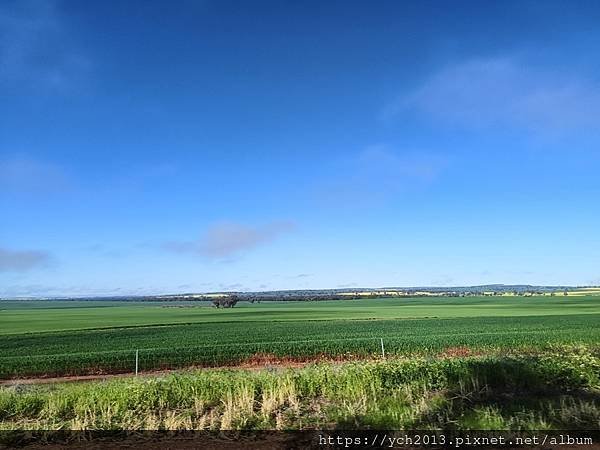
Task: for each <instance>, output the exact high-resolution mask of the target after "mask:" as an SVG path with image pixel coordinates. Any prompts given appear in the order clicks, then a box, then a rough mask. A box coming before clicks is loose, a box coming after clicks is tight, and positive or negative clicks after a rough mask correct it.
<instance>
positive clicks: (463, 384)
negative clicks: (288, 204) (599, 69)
mask: <svg viewBox="0 0 600 450" xmlns="http://www.w3.org/2000/svg"><path fill="white" fill-rule="evenodd" d="M0 428H1V429H5V430H13V429H28V430H34V429H39V430H57V429H79V430H81V429H83V430H117V429H118V430H122V429H125V430H143V429H166V430H177V429H209V430H229V429H313V428H320V429H335V428H338V429H357V428H358V429H364V428H373V429H403V428H404V429H409V428H412V429H447V430H450V429H456V430H464V429H494V430H503V429H508V430H515V429H521V430H522V429H535V430H539V429H598V428H600V352H599V350H598V348H597V347H592V346H585V345H578V346H557V347H553V348H552V349H549V350H547V351H544V352H542V353H539V354H528V355H513V356H506V355H505V356H501V355H487V356H485V355H484V356H459V357H455V356H451V357H448V356H446V357H439V356H438V357H425V356H423V357H413V358H400V357H393V358H390V359H387V360H380V361H375V360H371V361H354V362H348V363H343V364H323V363H321V364H314V365H310V366H307V367H305V368H302V369H287V370H261V371H245V370H233V369H230V370H212V371H198V372H193V373H184V374H172V375H168V376H164V377H155V378H144V377H139V378H135V377H131V378H126V379H118V380H111V381H104V382H89V383H75V384H58V385H51V386H47V385H44V386H41V385H40V386H25V385H21V386H13V387H5V388H0Z"/></svg>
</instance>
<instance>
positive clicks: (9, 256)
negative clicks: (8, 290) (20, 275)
mask: <svg viewBox="0 0 600 450" xmlns="http://www.w3.org/2000/svg"><path fill="white" fill-rule="evenodd" d="M51 260H52V258H51V255H50V254H49V253H48V252H45V251H42V250H11V249H7V248H1V247H0V272H26V271H28V270H31V269H35V268H39V267H44V266H47V265H48V264H49V263H50V262H51Z"/></svg>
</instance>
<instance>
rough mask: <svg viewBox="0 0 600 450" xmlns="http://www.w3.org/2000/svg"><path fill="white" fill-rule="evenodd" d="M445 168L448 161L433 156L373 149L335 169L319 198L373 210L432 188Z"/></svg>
mask: <svg viewBox="0 0 600 450" xmlns="http://www.w3.org/2000/svg"><path fill="white" fill-rule="evenodd" d="M445 165H446V161H445V159H444V158H442V157H440V156H439V155H436V154H433V153H429V152H423V151H421V152H408V151H406V152H398V151H396V150H395V149H394V148H392V147H390V146H388V145H384V144H377V145H372V146H369V147H367V148H365V149H364V150H362V151H361V152H358V153H356V154H354V155H352V156H351V157H350V158H348V159H347V160H345V161H342V162H341V163H340V164H339V165H338V167H335V168H333V169H332V170H331V171H330V174H329V176H328V179H327V180H325V181H324V182H322V183H320V184H319V185H318V186H317V192H316V194H317V197H318V201H319V202H320V203H323V202H324V203H326V204H328V205H336V206H342V207H343V206H345V205H346V206H347V205H349V206H352V207H356V206H357V205H360V206H372V205H376V204H380V203H381V202H384V201H386V200H389V199H390V198H392V197H394V196H396V195H399V194H402V193H405V192H408V191H411V190H413V189H415V188H422V187H424V186H427V185H429V184H430V183H432V182H433V181H434V180H435V179H436V178H437V176H438V174H439V173H440V172H441V171H442V170H443V168H444V166H445Z"/></svg>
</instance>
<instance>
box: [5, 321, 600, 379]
mask: <svg viewBox="0 0 600 450" xmlns="http://www.w3.org/2000/svg"><path fill="white" fill-rule="evenodd" d="M597 324H598V316H596V315H590V314H582V315H570V316H565V317H561V316H529V317H483V318H462V319H418V320H336V321H298V322H285V323H280V322H271V323H269V322H256V323H249V322H240V323H225V324H219V323H205V324H192V325H172V326H161V327H141V328H126V329H107V330H81V331H71V332H56V333H54V332H53V333H34V334H28V335H10V336H4V337H3V339H2V340H1V341H0V378H11V377H19V376H35V375H68V374H86V373H107V372H132V371H133V370H134V368H135V351H136V350H139V353H138V354H139V361H138V362H139V368H140V370H152V369H161V368H176V367H185V366H192V365H197V366H217V365H227V364H236V363H240V362H243V361H245V360H247V359H249V358H252V357H253V356H255V355H257V354H260V355H265V354H268V355H273V356H276V357H280V358H304V357H312V356H316V355H328V356H341V355H347V356H350V355H379V354H380V353H381V342H380V339H383V341H384V345H385V351H386V353H387V354H388V355H399V354H410V353H432V352H433V353H435V352H440V351H443V350H445V349H448V348H455V347H468V348H470V349H481V350H491V349H510V350H514V349H517V348H524V347H526V348H527V347H536V348H540V347H547V346H550V345H555V344H579V343H585V344H591V345H598V344H599V343H600V329H599V328H598V327H597Z"/></svg>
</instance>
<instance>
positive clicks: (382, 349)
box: [381, 338, 385, 358]
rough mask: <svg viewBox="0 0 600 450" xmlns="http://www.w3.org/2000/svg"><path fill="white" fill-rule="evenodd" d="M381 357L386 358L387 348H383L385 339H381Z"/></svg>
mask: <svg viewBox="0 0 600 450" xmlns="http://www.w3.org/2000/svg"><path fill="white" fill-rule="evenodd" d="M381 356H382V357H384V358H385V348H383V338H381Z"/></svg>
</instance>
